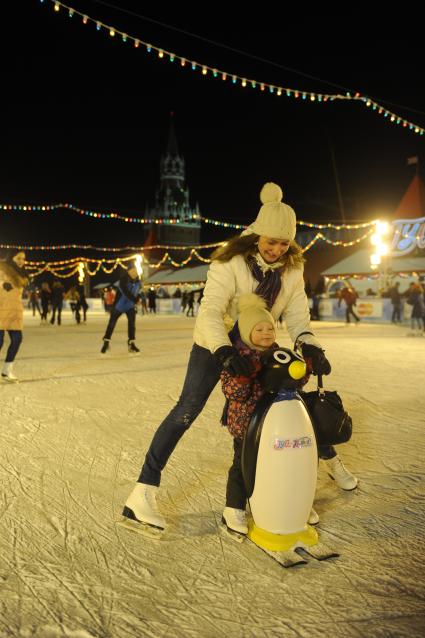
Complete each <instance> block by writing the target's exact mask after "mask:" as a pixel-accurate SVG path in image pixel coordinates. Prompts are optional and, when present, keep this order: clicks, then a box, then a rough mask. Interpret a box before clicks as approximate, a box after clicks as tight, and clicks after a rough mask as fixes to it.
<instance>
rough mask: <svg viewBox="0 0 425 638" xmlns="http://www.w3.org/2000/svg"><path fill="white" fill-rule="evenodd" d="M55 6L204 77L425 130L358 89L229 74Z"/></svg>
mask: <svg viewBox="0 0 425 638" xmlns="http://www.w3.org/2000/svg"><path fill="white" fill-rule="evenodd" d="M47 1H48V2H51V3H52V4H53V5H54V10H55V12H57V13H58V12H59V11H60V9H61V8H62V9H65V10H66V11H67V12H68V15H69V17H70V18H73V17H74V15H77V16H79V17H80V18H81V19H82V23H83V24H84V25H87V24H89V23H92V24H93V25H96V30H97V31H103V32H108V33H109V36H110V37H112V38H116V39H120V40H121V42H123V43H129V44H132V45H133V48H135V49H140V48H141V46H143V48H144V49H145V51H146V52H147V53H148V54H152V52H153V53H155V54H156V55H157V57H158V58H159V59H164V58H166V59H168V60H169V61H170V62H171V63H178V64H179V65H180V67H182V68H190V69H191V70H192V71H200V72H201V73H202V75H203V76H208V77H212V78H219V79H221V80H222V81H229V82H230V83H231V84H232V85H234V86H240V87H242V88H244V89H245V88H246V87H248V86H249V87H250V88H252V89H256V90H260V91H261V92H264V93H268V94H269V95H276V96H277V97H280V96H282V95H283V96H286V97H288V98H290V97H292V98H295V99H299V100H301V101H310V102H315V103H326V102H333V101H335V100H345V101H357V102H361V103H362V104H363V105H365V106H366V107H367V108H371V109H372V111H373V112H374V113H375V114H377V115H382V116H383V117H384V118H385V119H386V120H387V121H388V122H391V123H392V124H397V125H401V126H402V127H403V128H406V129H408V130H409V131H412V132H414V133H417V134H419V135H423V134H424V132H425V129H424V128H423V127H421V126H419V125H418V124H415V123H414V122H410V121H409V120H406V119H404V118H403V117H401V116H400V115H397V114H396V113H393V112H392V111H389V110H388V109H387V108H385V107H384V106H382V105H381V104H378V102H375V101H374V100H372V99H371V98H368V97H367V96H365V95H362V94H361V93H359V92H356V93H355V94H354V95H352V94H351V93H350V92H347V93H345V95H341V94H328V93H316V92H311V91H301V90H299V89H293V88H289V87H282V86H278V85H274V84H269V83H268V82H259V81H258V80H254V79H252V78H247V77H243V76H240V75H237V74H235V73H229V72H228V71H223V70H221V69H217V68H213V67H210V66H208V65H207V64H202V63H199V62H196V61H194V60H188V59H187V58H183V57H181V56H180V55H177V54H176V53H173V52H171V51H167V50H166V49H163V48H159V47H156V46H154V45H152V44H149V43H148V42H145V41H144V40H141V39H140V38H135V37H133V36H130V35H128V34H127V33H124V32H123V31H120V30H119V29H116V28H115V27H113V26H110V25H107V24H105V23H103V22H101V21H99V20H95V19H94V18H91V17H90V16H88V15H87V14H85V13H82V12H80V11H77V10H76V9H74V8H73V7H69V6H68V5H66V4H63V3H62V2H58V1H57V0H47ZM40 2H41V3H44V0H40Z"/></svg>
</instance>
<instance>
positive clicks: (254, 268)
mask: <svg viewBox="0 0 425 638" xmlns="http://www.w3.org/2000/svg"><path fill="white" fill-rule="evenodd" d="M247 262H248V266H249V269H250V271H251V273H252V275H253V277H254V279H256V280H257V281H258V282H259V283H258V286H257V288H256V289H255V294H256V295H258V296H259V297H262V298H263V299H264V300H265V302H266V304H267V309H268V310H271V308H272V307H273V304H274V302H275V301H276V298H277V296H278V294H279V292H280V289H281V287H282V272H283V268H284V266H283V265H281V264H267V262H265V261H264V259H262V257H261V255H260V254H257V255H255V256H254V255H250V256H249V257H248V259H247Z"/></svg>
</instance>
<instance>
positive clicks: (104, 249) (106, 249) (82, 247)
mask: <svg viewBox="0 0 425 638" xmlns="http://www.w3.org/2000/svg"><path fill="white" fill-rule="evenodd" d="M225 243H226V242H224V241H218V242H214V243H212V244H198V245H190V246H167V245H165V244H155V245H154V246H121V247H118V248H117V247H112V246H111V247H108V246H91V245H89V244H87V245H84V244H83V245H81V244H60V245H57V246H45V245H44V246H41V245H40V246H37V245H35V246H34V245H31V246H30V245H28V244H0V248H5V249H8V250H10V249H12V248H13V249H17V250H24V251H28V252H30V251H31V250H40V251H44V250H48V251H54V250H70V249H72V250H73V249H78V250H95V251H100V252H105V253H119V252H123V251H124V250H134V251H137V252H144V251H145V250H157V249H165V250H187V249H188V248H195V249H196V248H197V249H199V250H203V249H204V248H205V249H207V248H217V247H218V246H222V245H223V244H225Z"/></svg>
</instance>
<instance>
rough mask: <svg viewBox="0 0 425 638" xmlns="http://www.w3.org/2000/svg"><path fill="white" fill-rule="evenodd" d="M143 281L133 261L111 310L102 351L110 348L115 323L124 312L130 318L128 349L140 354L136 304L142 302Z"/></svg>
mask: <svg viewBox="0 0 425 638" xmlns="http://www.w3.org/2000/svg"><path fill="white" fill-rule="evenodd" d="M141 287H142V282H141V281H140V278H139V275H138V274H137V269H136V266H135V265H134V264H133V263H131V264H130V266H129V268H128V270H127V272H125V273H123V275H122V276H121V277H120V281H119V284H118V288H117V294H116V297H115V301H114V305H113V308H112V310H111V314H110V317H109V322H108V325H107V327H106V332H105V336H104V337H103V346H102V348H101V351H100V352H101V353H102V354H106V352H108V350H109V349H110V347H111V345H110V341H111V337H112V333H113V332H114V328H115V324H116V323H117V321H118V319H119V318H120V317H121V315H122V314H124V313H125V314H126V315H127V319H128V351H129V352H130V353H131V354H138V353H139V352H140V350H139V348H138V347H137V346H136V343H135V339H136V304H137V303H139V302H140V289H141Z"/></svg>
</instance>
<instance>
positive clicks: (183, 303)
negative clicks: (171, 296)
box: [181, 290, 189, 312]
mask: <svg viewBox="0 0 425 638" xmlns="http://www.w3.org/2000/svg"><path fill="white" fill-rule="evenodd" d="M188 296H189V293H188V292H187V290H183V294H182V300H181V310H182V312H184V311H185V310H186V306H187V298H188Z"/></svg>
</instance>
